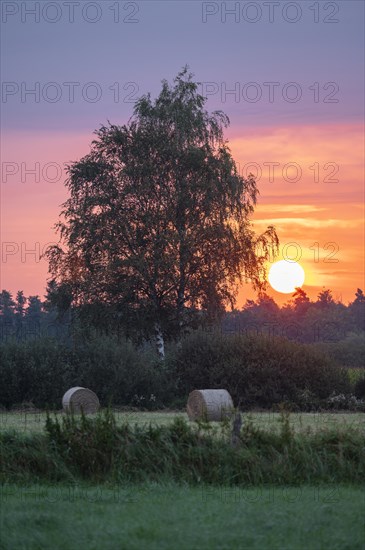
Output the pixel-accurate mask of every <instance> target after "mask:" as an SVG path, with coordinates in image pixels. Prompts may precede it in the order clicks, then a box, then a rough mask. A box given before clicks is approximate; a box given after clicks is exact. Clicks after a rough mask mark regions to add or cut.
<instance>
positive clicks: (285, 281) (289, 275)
mask: <svg viewBox="0 0 365 550" xmlns="http://www.w3.org/2000/svg"><path fill="white" fill-rule="evenodd" d="M304 279H305V273H304V269H303V268H302V266H301V265H299V264H298V263H297V262H292V261H288V260H280V261H279V262H276V263H274V264H273V265H272V266H271V268H270V271H269V283H270V285H271V286H272V288H273V289H274V290H276V291H277V292H282V293H283V294H290V293H292V292H294V290H295V288H296V287H301V286H302V285H303V283H304Z"/></svg>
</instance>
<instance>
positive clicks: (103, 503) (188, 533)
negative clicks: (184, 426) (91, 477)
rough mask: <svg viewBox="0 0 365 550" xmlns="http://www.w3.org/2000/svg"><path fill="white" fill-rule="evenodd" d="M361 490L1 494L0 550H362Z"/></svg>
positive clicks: (151, 487) (138, 488) (127, 489)
mask: <svg viewBox="0 0 365 550" xmlns="http://www.w3.org/2000/svg"><path fill="white" fill-rule="evenodd" d="M364 505H365V501H364V492H363V490H362V488H361V487H348V486H345V485H340V486H336V487H334V486H308V485H306V486H302V487H291V488H287V487H256V488H241V489H238V488H235V489H232V488H229V487H215V488H212V487H184V486H179V485H174V484H167V485H162V484H145V485H129V486H114V487H109V488H107V486H105V485H99V486H96V485H94V486H92V485H78V486H73V487H71V486H70V487H66V486H57V487H55V486H53V487H49V486H43V485H30V486H27V487H19V486H15V485H4V486H3V487H2V491H1V509H2V514H1V521H0V527H1V539H0V541H1V542H0V547H1V549H2V550H13V549H17V550H35V549H42V550H43V549H48V548H53V549H55V550H84V549H85V550H100V549H101V548H102V549H103V550H109V549H110V550H115V549H118V550H119V549H120V550H124V549H125V550H127V549H128V550H144V549H148V550H164V549H166V550H171V549H174V550H184V549H186V550H196V549H201V550H205V549H206V550H208V549H209V550H210V549H213V550H214V549H220V550H222V549H227V550H235V549H236V550H238V549H239V550H243V549H250V550H269V549H270V550H275V549H280V550H301V549H303V550H304V549H305V550H307V549H310V550H327V549H328V548H330V549H331V550H363V548H364V533H363V510H364Z"/></svg>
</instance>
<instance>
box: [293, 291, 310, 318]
mask: <svg viewBox="0 0 365 550" xmlns="http://www.w3.org/2000/svg"><path fill="white" fill-rule="evenodd" d="M309 305H310V299H309V297H308V295H307V293H306V292H305V290H303V289H302V288H300V287H296V288H295V292H294V294H293V296H292V300H291V306H292V307H293V309H294V311H295V312H296V313H299V314H303V313H305V312H306V311H307V309H308V307H309Z"/></svg>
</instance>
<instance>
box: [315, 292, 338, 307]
mask: <svg viewBox="0 0 365 550" xmlns="http://www.w3.org/2000/svg"><path fill="white" fill-rule="evenodd" d="M334 303H335V301H334V299H333V296H332V290H329V289H327V290H321V292H320V293H319V294H318V298H317V302H316V304H317V305H318V306H319V307H327V306H329V305H331V304H334Z"/></svg>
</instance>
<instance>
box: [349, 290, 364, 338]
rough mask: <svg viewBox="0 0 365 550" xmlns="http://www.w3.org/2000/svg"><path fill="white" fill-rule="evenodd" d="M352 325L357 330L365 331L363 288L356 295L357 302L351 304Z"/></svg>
mask: <svg viewBox="0 0 365 550" xmlns="http://www.w3.org/2000/svg"><path fill="white" fill-rule="evenodd" d="M348 309H349V315H350V318H351V322H352V325H353V327H354V328H355V329H357V330H365V296H364V293H363V291H362V290H361V288H358V289H357V291H356V293H355V300H354V301H353V302H352V303H351V304H349V308H348Z"/></svg>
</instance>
